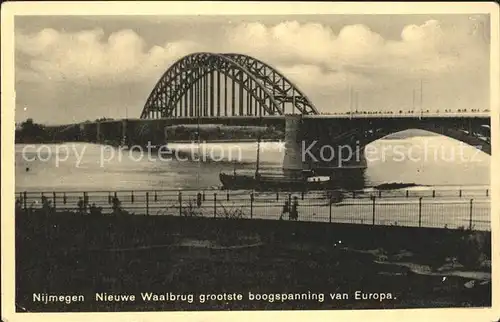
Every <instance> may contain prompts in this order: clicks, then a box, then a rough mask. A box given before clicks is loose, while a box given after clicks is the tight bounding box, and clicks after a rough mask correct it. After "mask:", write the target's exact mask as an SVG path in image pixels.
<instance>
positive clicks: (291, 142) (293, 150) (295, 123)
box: [283, 115, 303, 177]
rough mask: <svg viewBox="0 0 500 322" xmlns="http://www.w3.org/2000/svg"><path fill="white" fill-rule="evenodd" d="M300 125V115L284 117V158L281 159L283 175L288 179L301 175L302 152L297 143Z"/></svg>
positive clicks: (299, 144)
mask: <svg viewBox="0 0 500 322" xmlns="http://www.w3.org/2000/svg"><path fill="white" fill-rule="evenodd" d="M301 123H302V116H301V115H286V116H285V156H284V158H283V173H284V174H285V175H286V176H289V177H299V176H301V175H302V170H303V165H302V151H301V143H300V142H299V138H298V137H299V135H298V133H299V130H300V125H301Z"/></svg>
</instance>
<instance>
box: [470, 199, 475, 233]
mask: <svg viewBox="0 0 500 322" xmlns="http://www.w3.org/2000/svg"><path fill="white" fill-rule="evenodd" d="M473 201H474V199H471V200H470V209H469V230H472V203H473Z"/></svg>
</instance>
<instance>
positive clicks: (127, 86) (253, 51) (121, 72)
mask: <svg viewBox="0 0 500 322" xmlns="http://www.w3.org/2000/svg"><path fill="white" fill-rule="evenodd" d="M15 46H16V47H15V59H16V64H15V65H16V67H15V77H16V85H15V86H16V88H15V89H16V121H23V120H25V119H26V118H33V119H34V120H35V121H36V122H41V123H51V124H54V123H70V122H79V121H84V120H93V119H96V118H99V117H113V118H120V117H125V116H128V117H139V116H140V113H141V111H142V108H143V106H144V103H145V101H146V99H147V97H148V95H149V93H150V92H151V90H152V88H153V87H154V85H155V83H156V82H157V81H158V79H159V78H160V77H161V75H162V74H163V72H164V71H165V70H166V69H167V68H168V67H169V66H170V65H171V64H172V63H173V62H175V61H176V60H177V59H179V58H181V57H182V56H184V55H186V54H189V53H193V52H198V51H210V52H238V53H245V54H249V55H251V56H254V57H256V58H259V59H261V60H263V61H265V62H267V63H268V64H270V65H271V66H274V67H275V68H277V69H278V70H279V71H281V72H282V73H283V74H284V75H286V76H287V77H288V78H289V79H291V80H292V81H294V82H295V83H296V84H297V85H298V87H299V88H300V89H301V90H303V91H304V92H305V93H306V94H307V95H308V97H309V98H310V99H311V100H312V101H313V103H314V104H315V106H316V107H317V108H318V109H319V110H320V111H323V112H335V111H348V110H349V91H348V87H349V85H351V86H352V87H353V88H354V89H355V91H356V92H358V101H359V103H358V109H360V110H367V111H370V110H393V111H398V110H399V109H411V108H412V96H413V95H412V93H413V91H414V90H417V91H418V89H419V87H420V81H421V80H422V83H423V102H422V106H423V108H424V109H443V110H444V109H461V108H468V109H472V108H480V109H484V108H488V107H489V18H488V16H486V15H314V16H313V15H309V16H296V15H294V16H265V17H262V16H182V17H181V16H129V17H125V16H71V17H70V16H37V17H35V16H33V17H30V16H25V17H16V18H15ZM416 96H417V99H418V98H419V96H420V94H418V92H417V95H416ZM417 108H418V102H417Z"/></svg>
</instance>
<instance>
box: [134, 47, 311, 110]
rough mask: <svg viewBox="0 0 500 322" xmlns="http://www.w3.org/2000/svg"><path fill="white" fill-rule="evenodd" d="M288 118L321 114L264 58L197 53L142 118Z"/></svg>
mask: <svg viewBox="0 0 500 322" xmlns="http://www.w3.org/2000/svg"><path fill="white" fill-rule="evenodd" d="M228 84H230V85H231V86H228ZM236 85H238V87H236ZM236 89H238V94H236ZM228 92H230V93H228ZM228 94H229V95H228ZM228 96H229V97H228ZM236 98H238V100H239V102H236ZM228 99H230V102H228ZM286 106H290V108H289V109H288V110H287V109H286ZM290 109H291V111H290ZM285 113H287V114H290V113H292V114H319V113H318V111H317V109H316V108H315V107H314V105H313V104H312V103H311V101H310V100H309V99H308V98H307V97H306V95H305V94H304V93H302V92H301V91H300V90H299V89H298V88H297V86H295V85H294V84H293V83H292V82H291V81H290V80H288V79H287V78H286V77H285V76H283V75H282V74H281V73H280V72H278V71H277V70H275V69H274V68H272V67H271V66H269V65H267V64H266V63H264V62H262V61H260V60H258V59H255V58H253V57H250V56H247V55H241V54H214V53H195V54H191V55H188V56H185V57H183V58H181V59H180V60H178V61H177V62H175V63H174V64H173V65H172V66H171V67H170V68H169V69H168V70H167V71H166V72H165V73H164V74H163V76H162V77H161V78H160V80H159V81H158V83H157V84H156V86H155V87H154V89H153V91H152V92H151V94H150V95H149V97H148V99H147V101H146V104H145V106H144V109H143V111H142V114H141V118H143V119H157V118H169V117H173V118H178V117H220V116H237V115H239V116H245V115H246V116H264V115H283V114H285Z"/></svg>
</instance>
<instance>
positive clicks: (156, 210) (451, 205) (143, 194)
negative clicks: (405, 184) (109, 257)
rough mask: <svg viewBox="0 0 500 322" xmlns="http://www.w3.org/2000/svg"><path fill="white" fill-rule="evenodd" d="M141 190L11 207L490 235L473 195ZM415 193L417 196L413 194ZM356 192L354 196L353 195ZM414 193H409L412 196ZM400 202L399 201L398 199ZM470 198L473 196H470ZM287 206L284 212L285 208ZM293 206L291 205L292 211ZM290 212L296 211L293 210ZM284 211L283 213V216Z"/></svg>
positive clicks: (484, 209)
mask: <svg viewBox="0 0 500 322" xmlns="http://www.w3.org/2000/svg"><path fill="white" fill-rule="evenodd" d="M409 191H411V190H405V191H399V192H398V193H393V194H392V195H391V194H388V193H386V194H384V193H383V192H382V193H380V192H360V191H358V192H352V191H351V192H339V191H316V192H298V193H297V192H295V193H293V192H255V191H250V192H249V191H222V190H208V191H197V190H182V191H176V190H150V191H147V190H142V191H113V192H111V191H83V192H27V191H24V192H18V196H17V199H16V208H17V209H20V210H24V211H30V210H36V209H43V208H46V210H48V211H59V212H62V211H70V212H79V213H88V214H112V213H121V214H127V213H128V214H136V215H177V216H193V217H214V218H248V219H254V218H255V219H269V220H280V219H281V220H290V219H291V220H293V219H294V216H293V214H295V213H296V214H297V219H296V220H298V221H316V222H325V223H352V224H367V225H393V226H413V227H441V228H450V229H456V228H467V229H474V230H490V229H491V228H490V200H489V198H486V197H487V194H486V193H484V192H485V191H484V190H483V191H482V192H483V193H481V194H480V193H478V191H474V193H475V194H474V193H471V191H462V190H460V191H455V192H456V193H454V194H451V193H445V194H441V193H439V194H438V193H436V192H435V191H439V190H434V192H433V191H424V192H426V195H424V196H422V195H418V192H422V191H411V192H412V193H411V194H410V193H409ZM415 192H417V193H415ZM356 193H357V194H356ZM414 193H415V194H414ZM402 196H403V197H404V199H402V198H401V197H402ZM471 196H476V197H475V198H474V197H471ZM286 203H287V204H288V207H285V204H286ZM294 204H295V205H296V206H294ZM294 209H296V211H294ZM287 210H288V211H287Z"/></svg>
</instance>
